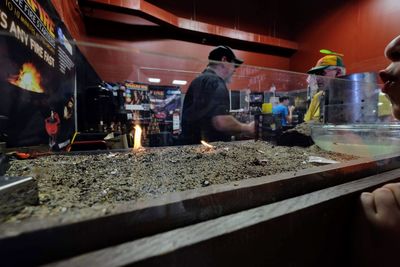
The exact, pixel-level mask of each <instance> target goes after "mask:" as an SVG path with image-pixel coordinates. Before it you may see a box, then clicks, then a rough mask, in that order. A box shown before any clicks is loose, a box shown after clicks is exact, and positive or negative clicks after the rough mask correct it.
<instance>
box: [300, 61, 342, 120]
mask: <svg viewBox="0 0 400 267" xmlns="http://www.w3.org/2000/svg"><path fill="white" fill-rule="evenodd" d="M307 73H308V74H310V75H309V76H308V78H307V81H308V84H309V88H310V93H309V95H311V96H312V99H311V103H310V105H309V107H308V110H307V112H306V114H305V115H304V121H305V122H309V121H319V119H320V116H321V114H320V105H321V99H322V97H323V94H324V91H323V88H324V83H325V80H326V79H324V78H323V77H322V76H324V77H330V78H335V77H340V76H343V75H346V68H345V66H344V64H343V59H342V58H341V57H340V56H339V55H336V54H335V55H327V56H324V57H322V58H321V59H319V60H318V62H317V64H316V65H315V67H313V68H311V69H310V70H309V71H308V72H307Z"/></svg>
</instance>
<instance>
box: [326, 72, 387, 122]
mask: <svg viewBox="0 0 400 267" xmlns="http://www.w3.org/2000/svg"><path fill="white" fill-rule="evenodd" d="M378 97H379V87H378V84H377V73H375V72H363V73H353V74H350V75H347V76H343V77H340V78H337V79H332V80H331V81H330V82H329V84H328V86H327V88H326V89H325V105H324V112H323V114H324V122H325V123H334V124H343V123H374V122H376V121H377V118H378Z"/></svg>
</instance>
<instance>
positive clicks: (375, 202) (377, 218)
mask: <svg viewBox="0 0 400 267" xmlns="http://www.w3.org/2000/svg"><path fill="white" fill-rule="evenodd" d="M361 204H362V208H363V211H364V213H365V216H366V218H367V220H368V221H369V222H370V223H371V224H372V225H373V226H374V227H375V228H376V229H377V230H378V231H382V234H389V235H392V236H394V235H397V236H398V238H400V183H391V184H386V185H384V186H383V187H381V188H378V189H376V190H374V191H373V192H372V193H362V194H361ZM399 240H400V239H399Z"/></svg>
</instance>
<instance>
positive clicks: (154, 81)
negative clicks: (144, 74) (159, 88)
mask: <svg viewBox="0 0 400 267" xmlns="http://www.w3.org/2000/svg"><path fill="white" fill-rule="evenodd" d="M147 80H148V81H149V82H151V83H159V82H161V79H160V78H148V79H147Z"/></svg>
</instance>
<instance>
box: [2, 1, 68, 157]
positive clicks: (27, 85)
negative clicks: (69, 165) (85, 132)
mask: <svg viewBox="0 0 400 267" xmlns="http://www.w3.org/2000/svg"><path fill="white" fill-rule="evenodd" d="M0 32H1V35H0V66H2V67H1V68H0V88H1V90H0V116H2V118H6V119H5V120H2V122H1V123H6V127H0V129H5V133H0V134H1V135H0V136H3V137H4V138H5V139H6V140H3V141H6V142H7V146H8V147H18V146H32V145H40V144H49V146H50V147H51V148H52V149H60V148H62V147H63V146H65V145H67V144H68V142H69V139H70V138H71V137H72V135H73V133H74V132H75V130H76V129H75V127H76V125H75V116H76V114H74V112H72V110H74V108H73V105H75V103H76V99H75V95H76V88H75V87H76V85H75V77H76V72H75V64H74V53H75V49H74V47H73V46H72V45H71V43H70V42H69V41H68V40H69V39H71V37H70V36H69V34H68V32H67V30H66V28H65V26H64V24H63V23H62V21H61V19H60V17H59V16H58V14H57V12H56V10H55V9H54V7H53V6H52V4H51V1H50V0H41V1H39V0H5V1H1V4H0ZM66 110H67V111H68V112H67V115H65V114H66ZM59 114H60V115H59Z"/></svg>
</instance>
